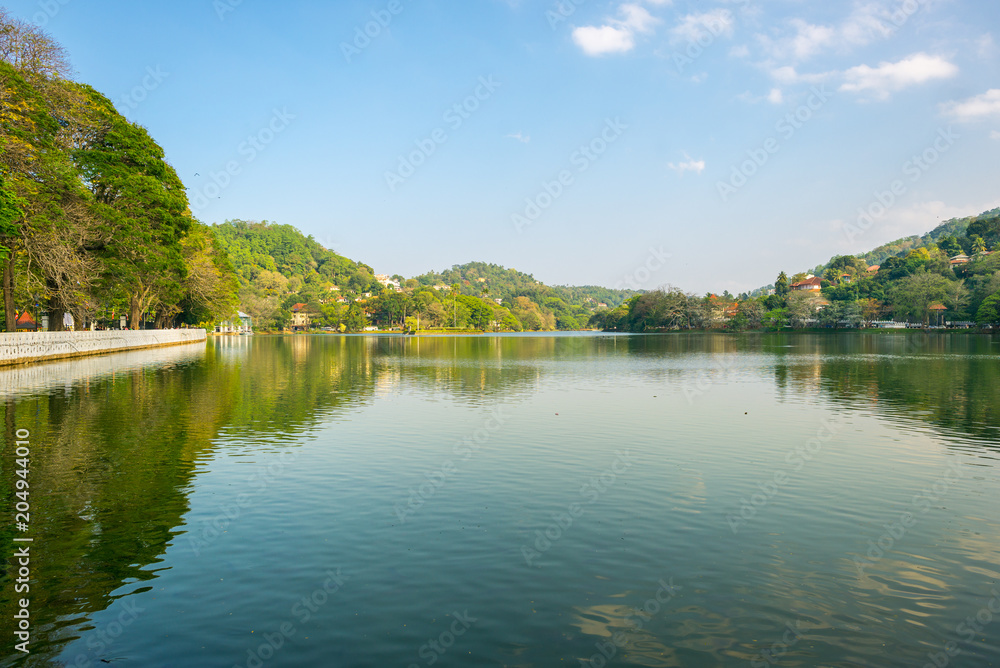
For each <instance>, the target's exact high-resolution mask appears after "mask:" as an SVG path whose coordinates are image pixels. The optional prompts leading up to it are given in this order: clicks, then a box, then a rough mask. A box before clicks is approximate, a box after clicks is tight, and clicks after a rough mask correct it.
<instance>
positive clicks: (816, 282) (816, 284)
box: [792, 276, 823, 292]
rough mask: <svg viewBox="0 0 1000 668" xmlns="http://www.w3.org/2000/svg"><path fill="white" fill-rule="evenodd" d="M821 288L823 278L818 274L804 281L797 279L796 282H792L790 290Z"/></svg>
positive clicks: (815, 289)
mask: <svg viewBox="0 0 1000 668" xmlns="http://www.w3.org/2000/svg"><path fill="white" fill-rule="evenodd" d="M822 288H823V279H822V278H820V277H819V276H813V277H812V278H807V279H806V280H804V281H799V282H798V283H792V290H812V291H815V292H818V291H819V290H821V289H822Z"/></svg>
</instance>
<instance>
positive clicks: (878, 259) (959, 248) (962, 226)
mask: <svg viewBox="0 0 1000 668" xmlns="http://www.w3.org/2000/svg"><path fill="white" fill-rule="evenodd" d="M998 217H1000V208H996V209H993V210H991V211H986V212H985V213H981V214H979V215H978V216H968V217H965V218H952V219H951V220H946V221H945V222H943V223H941V224H940V225H938V226H937V227H935V228H934V229H933V230H931V231H930V232H928V233H927V234H924V235H923V236H917V235H914V236H912V237H904V238H902V239H897V240H895V241H890V242H889V243H887V244H882V245H881V246H879V247H878V248H876V249H874V250H871V251H868V252H867V253H863V254H861V255H859V256H858V257H860V258H861V259H862V260H864V261H865V262H867V263H868V264H869V265H873V264H882V263H883V262H885V261H886V260H887V259H888V258H890V257H903V256H905V255H907V254H908V253H909V252H910V251H913V250H916V249H918V248H927V247H929V246H941V245H942V241H943V242H944V248H945V250H946V252H947V251H954V253H952V254H953V255H957V254H958V253H965V254H966V255H971V254H972V244H973V240H974V238H975V237H976V236H979V237H982V238H984V239H985V238H986V237H987V236H988V235H989V232H988V231H987V229H988V228H989V225H990V222H991V221H994V220H996V219H997V218H998ZM970 226H971V227H972V229H971V230H970V229H969V228H970ZM966 232H968V234H966ZM987 242H989V240H988V239H987ZM994 243H995V242H994ZM828 266H829V265H828V264H827V265H822V266H820V267H817V269H818V270H819V271H814V272H813V273H814V274H816V275H817V276H821V275H822V273H823V271H824V270H825V269H826V268H827V267H828Z"/></svg>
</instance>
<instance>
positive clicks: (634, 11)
mask: <svg viewBox="0 0 1000 668" xmlns="http://www.w3.org/2000/svg"><path fill="white" fill-rule="evenodd" d="M645 2H647V3H649V4H652V5H657V6H666V5H669V4H670V3H671V2H672V0H645ZM618 13H619V15H621V16H622V18H620V19H609V20H608V22H607V24H605V25H602V26H581V27H579V28H574V29H573V41H574V42H575V43H576V45H577V46H579V47H580V48H581V49H583V52H584V53H586V54H587V55H588V56H601V55H604V54H606V53H625V52H627V51H631V50H632V49H634V48H635V34H636V33H641V34H648V33H651V32H653V30H654V28H655V27H656V26H657V25H658V24H660V23H662V21H661V20H660V19H658V18H656V17H655V16H653V15H652V14H650V13H649V11H648V10H647V9H646V8H645V7H643V6H642V5H639V4H637V3H634V2H626V3H624V4H622V5H621V6H620V7H619V8H618Z"/></svg>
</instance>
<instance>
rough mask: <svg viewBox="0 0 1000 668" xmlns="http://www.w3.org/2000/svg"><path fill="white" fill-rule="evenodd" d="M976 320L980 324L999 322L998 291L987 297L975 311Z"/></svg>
mask: <svg viewBox="0 0 1000 668" xmlns="http://www.w3.org/2000/svg"><path fill="white" fill-rule="evenodd" d="M976 322H978V323H979V324H980V325H995V324H997V323H1000V292H997V293H994V294H992V295H990V296H989V297H987V298H986V299H985V300H984V301H983V303H982V304H981V305H980V306H979V311H977V312H976Z"/></svg>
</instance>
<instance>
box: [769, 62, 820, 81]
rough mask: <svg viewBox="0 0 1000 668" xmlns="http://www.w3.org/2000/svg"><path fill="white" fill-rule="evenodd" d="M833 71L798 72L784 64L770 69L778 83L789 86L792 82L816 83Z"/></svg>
mask: <svg viewBox="0 0 1000 668" xmlns="http://www.w3.org/2000/svg"><path fill="white" fill-rule="evenodd" d="M833 75H834V73H833V72H817V73H814V74H800V73H799V72H797V71H796V70H795V68H794V67H792V66H791V65H785V66H784V67H777V68H775V69H773V70H771V77H773V78H774V80H775V81H777V82H778V83H780V84H783V85H786V86H791V85H792V84H799V83H806V84H816V83H821V82H823V81H826V80H827V79H829V78H830V77H831V76H833Z"/></svg>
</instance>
